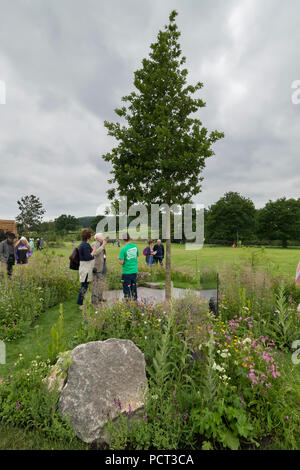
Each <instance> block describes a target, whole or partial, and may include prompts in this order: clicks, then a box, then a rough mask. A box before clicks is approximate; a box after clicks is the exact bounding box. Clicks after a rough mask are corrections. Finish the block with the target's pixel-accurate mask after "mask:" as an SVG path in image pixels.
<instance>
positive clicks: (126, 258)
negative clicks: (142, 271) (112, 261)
mask: <svg viewBox="0 0 300 470" xmlns="http://www.w3.org/2000/svg"><path fill="white" fill-rule="evenodd" d="M122 240H123V242H124V246H123V247H122V248H121V251H120V254H119V259H118V261H119V264H121V265H122V282H123V294H124V298H125V299H128V298H133V299H134V300H137V272H138V260H137V257H138V256H139V249H138V247H137V246H136V245H135V244H134V243H132V241H131V239H130V236H129V233H124V234H123V235H122Z"/></svg>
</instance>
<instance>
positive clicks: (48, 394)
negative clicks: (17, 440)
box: [0, 356, 76, 443]
mask: <svg viewBox="0 0 300 470" xmlns="http://www.w3.org/2000/svg"><path fill="white" fill-rule="evenodd" d="M50 368H51V365H50V361H49V360H48V361H46V362H44V361H40V360H39V358H37V360H34V361H32V363H31V365H30V367H29V368H28V369H24V368H23V367H22V356H21V357H20V359H19V361H17V363H16V365H15V371H14V373H13V375H11V376H10V377H9V378H7V379H6V380H5V381H4V382H1V383H0V421H3V422H5V423H8V424H11V425H14V426H19V427H23V428H24V429H28V430H32V429H35V430H39V431H40V432H41V433H43V435H44V436H45V437H47V438H50V439H58V440H62V439H67V440H68V441H69V443H71V442H72V441H76V435H75V432H74V430H73V429H72V428H71V427H70V425H69V424H68V422H67V421H66V420H64V419H63V418H62V416H61V415H60V414H59V412H58V410H57V401H58V396H59V392H58V391H57V389H54V390H52V391H50V390H48V388H47V387H46V385H45V384H44V383H43V379H44V378H45V377H47V375H48V374H49V372H50Z"/></svg>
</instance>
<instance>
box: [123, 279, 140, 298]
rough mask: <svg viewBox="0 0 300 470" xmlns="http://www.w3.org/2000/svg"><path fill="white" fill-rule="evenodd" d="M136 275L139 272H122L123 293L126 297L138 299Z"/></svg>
mask: <svg viewBox="0 0 300 470" xmlns="http://www.w3.org/2000/svg"><path fill="white" fill-rule="evenodd" d="M136 275H137V273H134V274H122V282H123V294H124V298H125V299H128V298H132V299H133V300H136V299H137V287H136Z"/></svg>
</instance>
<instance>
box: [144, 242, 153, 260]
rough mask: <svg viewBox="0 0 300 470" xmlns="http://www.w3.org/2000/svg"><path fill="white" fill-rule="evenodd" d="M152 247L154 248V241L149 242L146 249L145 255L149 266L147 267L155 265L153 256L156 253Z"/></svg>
mask: <svg viewBox="0 0 300 470" xmlns="http://www.w3.org/2000/svg"><path fill="white" fill-rule="evenodd" d="M152 247H153V241H152V240H150V241H149V242H148V246H147V247H146V249H145V253H146V265H147V266H152V264H153V255H154V253H155V251H153V249H152Z"/></svg>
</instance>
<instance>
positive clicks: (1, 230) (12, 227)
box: [0, 219, 18, 237]
mask: <svg viewBox="0 0 300 470" xmlns="http://www.w3.org/2000/svg"><path fill="white" fill-rule="evenodd" d="M6 232H12V233H14V234H15V235H16V236H18V229H17V224H16V221H15V220H1V219H0V237H1V234H2V236H4V235H5V234H6Z"/></svg>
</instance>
